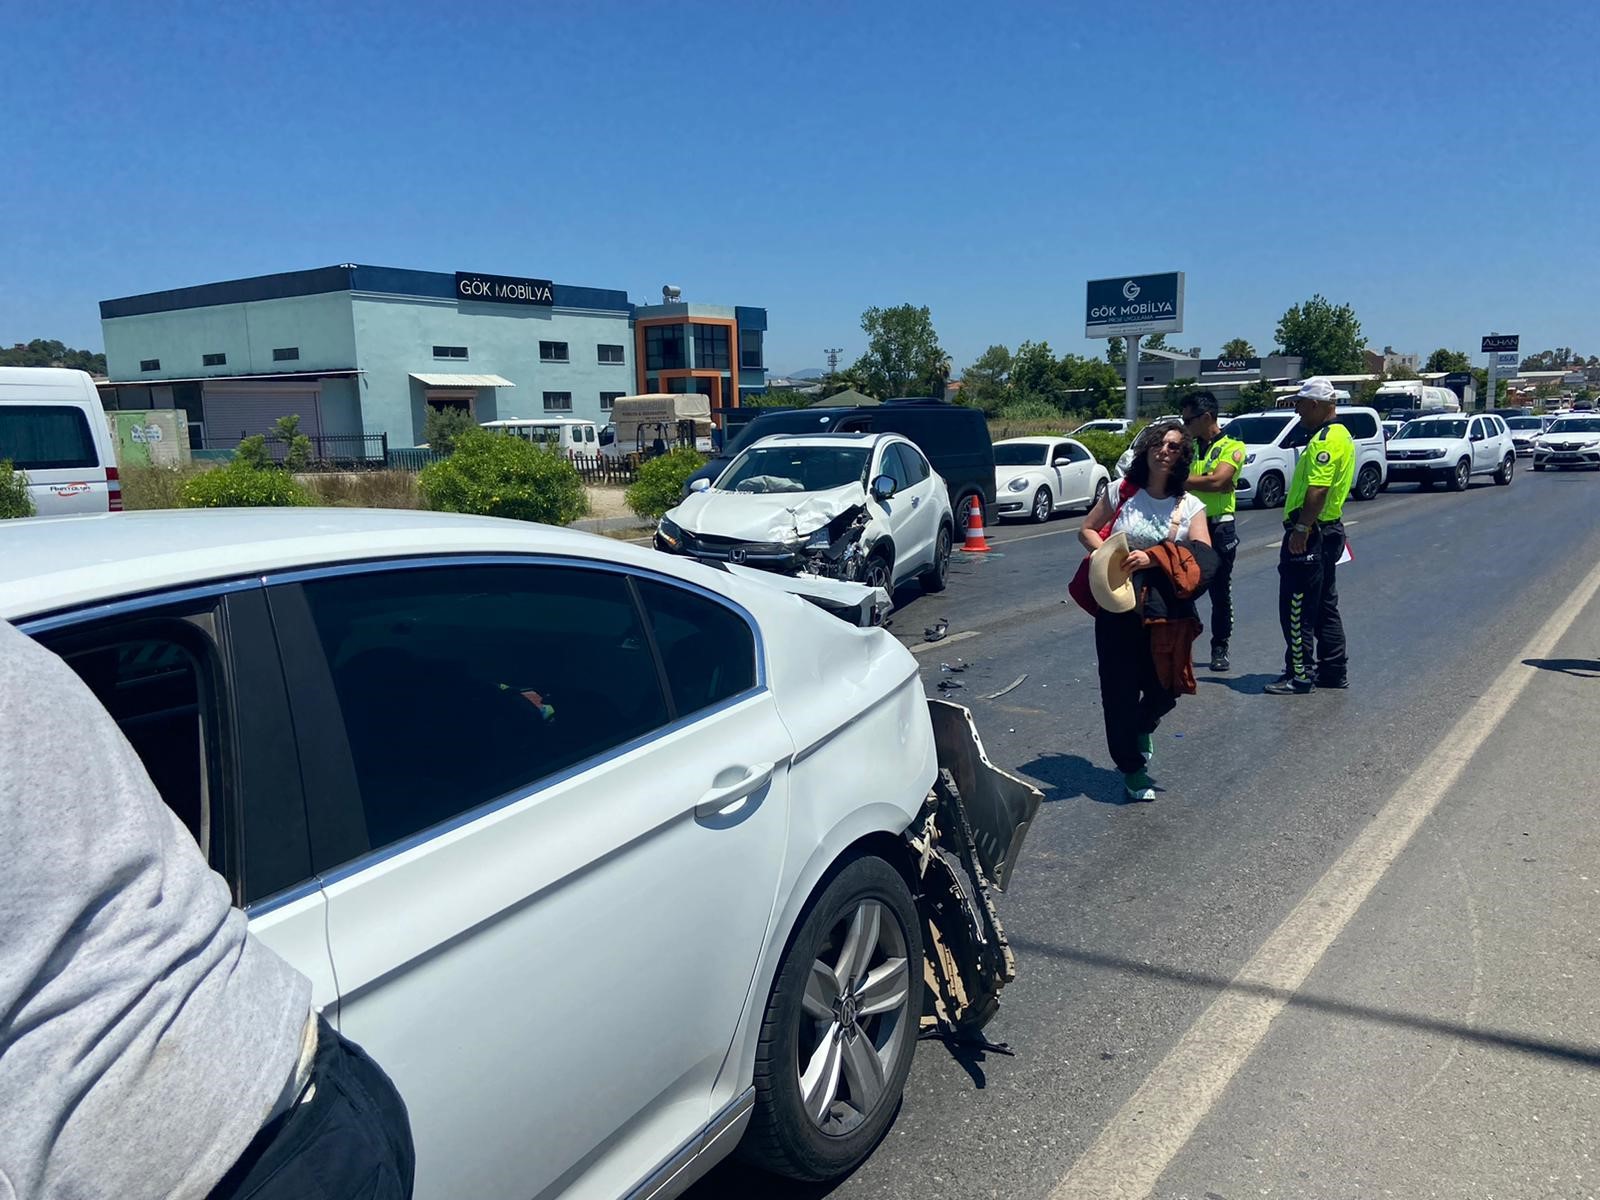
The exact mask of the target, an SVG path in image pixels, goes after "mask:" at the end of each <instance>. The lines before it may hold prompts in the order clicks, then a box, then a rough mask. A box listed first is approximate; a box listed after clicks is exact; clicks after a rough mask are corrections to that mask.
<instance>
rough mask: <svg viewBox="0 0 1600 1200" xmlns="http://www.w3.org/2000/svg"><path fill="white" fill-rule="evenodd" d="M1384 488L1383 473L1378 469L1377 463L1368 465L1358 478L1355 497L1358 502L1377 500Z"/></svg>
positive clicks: (1362, 469)
mask: <svg viewBox="0 0 1600 1200" xmlns="http://www.w3.org/2000/svg"><path fill="white" fill-rule="evenodd" d="M1382 486H1383V472H1382V471H1381V470H1379V469H1378V464H1377V463H1368V464H1367V465H1366V466H1364V467H1362V468H1361V474H1359V475H1357V476H1356V486H1355V497H1356V499H1357V500H1375V499H1377V497H1378V490H1379V489H1380V488H1381V487H1382Z"/></svg>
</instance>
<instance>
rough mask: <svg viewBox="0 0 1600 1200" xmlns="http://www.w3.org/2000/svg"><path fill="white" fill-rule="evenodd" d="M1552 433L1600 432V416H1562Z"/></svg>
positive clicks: (1552, 427)
mask: <svg viewBox="0 0 1600 1200" xmlns="http://www.w3.org/2000/svg"><path fill="white" fill-rule="evenodd" d="M1549 432H1550V433H1600V417H1562V418H1561V419H1560V420H1559V421H1557V422H1556V423H1555V424H1553V425H1551V426H1550V429H1549Z"/></svg>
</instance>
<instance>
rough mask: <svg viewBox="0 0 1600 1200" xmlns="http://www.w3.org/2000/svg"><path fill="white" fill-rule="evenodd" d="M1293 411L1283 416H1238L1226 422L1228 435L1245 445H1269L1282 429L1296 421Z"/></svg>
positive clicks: (1275, 439) (1274, 440) (1276, 438)
mask: <svg viewBox="0 0 1600 1200" xmlns="http://www.w3.org/2000/svg"><path fill="white" fill-rule="evenodd" d="M1298 420H1299V418H1298V417H1296V416H1295V415H1294V414H1293V413H1289V414H1286V415H1285V416H1281V417H1279V416H1271V417H1269V416H1259V417H1239V418H1238V419H1237V420H1234V421H1231V422H1230V423H1229V424H1228V436H1229V437H1231V438H1237V439H1238V440H1239V441H1241V442H1243V443H1244V444H1245V445H1246V446H1270V445H1273V444H1274V443H1275V442H1277V440H1278V435H1279V434H1281V433H1282V432H1283V431H1284V429H1285V428H1286V427H1287V426H1288V425H1290V424H1291V423H1294V422H1296V421H1298Z"/></svg>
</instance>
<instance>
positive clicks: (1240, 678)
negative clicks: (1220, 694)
mask: <svg viewBox="0 0 1600 1200" xmlns="http://www.w3.org/2000/svg"><path fill="white" fill-rule="evenodd" d="M1276 678H1278V677H1277V676H1276V675H1196V676H1195V682H1196V683H1215V684H1220V685H1221V686H1222V687H1225V688H1227V689H1229V690H1230V691H1234V692H1238V693H1239V694H1240V695H1241V696H1259V695H1260V694H1261V689H1262V688H1264V687H1266V686H1267V684H1269V683H1271V682H1272V681H1273V680H1274V679H1276Z"/></svg>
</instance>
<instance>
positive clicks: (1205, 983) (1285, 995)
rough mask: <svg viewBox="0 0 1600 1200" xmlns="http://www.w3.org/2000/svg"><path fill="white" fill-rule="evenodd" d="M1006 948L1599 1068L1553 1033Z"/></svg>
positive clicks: (1053, 950)
mask: <svg viewBox="0 0 1600 1200" xmlns="http://www.w3.org/2000/svg"><path fill="white" fill-rule="evenodd" d="M1011 948H1012V949H1013V950H1015V951H1016V952H1017V953H1018V954H1019V955H1023V954H1038V955H1041V956H1043V957H1045V958H1055V959H1061V960H1063V961H1066V962H1075V963H1083V964H1084V965H1085V966H1090V967H1102V968H1105V969H1106V970H1111V971H1121V972H1125V973H1127V974H1129V975H1142V976H1144V977H1146V978H1149V979H1164V980H1167V981H1168V982H1171V983H1182V984H1187V985H1188V986H1190V987H1198V988H1205V989H1206V990H1208V991H1212V992H1219V993H1220V992H1224V991H1229V992H1236V993H1241V994H1244V995H1250V996H1263V997H1268V998H1270V999H1274V1000H1283V1001H1285V1002H1286V1003H1288V1004H1290V1005H1292V1006H1294V1007H1296V1008H1309V1009H1313V1010H1315V1011H1318V1012H1325V1013H1330V1014H1332V1015H1334V1016H1339V1017H1351V1018H1354V1019H1355V1020H1358V1021H1372V1022H1375V1023H1378V1024H1382V1025H1396V1026H1400V1027H1402V1028H1406V1029H1418V1030H1422V1031H1424V1032H1426V1033H1437V1034H1442V1035H1444V1036H1446V1037H1453V1038H1457V1039H1459V1040H1461V1041H1464V1042H1476V1043H1477V1044H1479V1045H1482V1046H1490V1047H1493V1048H1495V1049H1499V1050H1512V1051H1515V1052H1517V1053H1519V1054H1535V1055H1539V1056H1541V1057H1544V1058H1554V1059H1559V1060H1561V1061H1563V1062H1569V1063H1573V1064H1575V1065H1577V1066H1581V1067H1593V1068H1597V1069H1600V1046H1580V1045H1576V1044H1574V1043H1571V1042H1558V1041H1555V1040H1554V1039H1552V1038H1542V1037H1533V1036H1530V1035H1526V1034H1520V1033H1515V1032H1512V1031H1509V1030H1495V1029H1478V1028H1475V1027H1473V1026H1471V1025H1462V1024H1460V1023H1458V1022H1455V1021H1441V1020H1439V1019H1438V1018H1437V1017H1428V1016H1422V1015H1419V1014H1416V1013H1405V1012H1394V1011H1391V1010H1388V1009H1382V1008H1373V1007H1372V1006H1370V1005H1366V1004H1351V1003H1349V1002H1348V1001H1344V1000H1329V999H1326V998H1325V997H1321V996H1308V995H1306V994H1305V993H1303V992H1286V991H1284V990H1283V989H1282V988H1275V987H1268V986H1266V985H1265V984H1258V983H1239V982H1236V981H1234V980H1231V979H1225V978H1223V977H1222V976H1220V975H1206V974H1203V973H1202V972H1199V971H1185V970H1180V969H1178V968H1176V967H1161V966H1155V965H1153V964H1151V963H1145V962H1135V961H1134V960H1133V959H1131V958H1119V957H1118V956H1116V955H1113V954H1099V953H1096V952H1095V951H1092V950H1079V949H1075V948H1073V947H1070V946H1049V945H1045V944H1044V943H1042V942H1030V941H1025V940H1019V939H1017V938H1012V939H1011Z"/></svg>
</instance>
